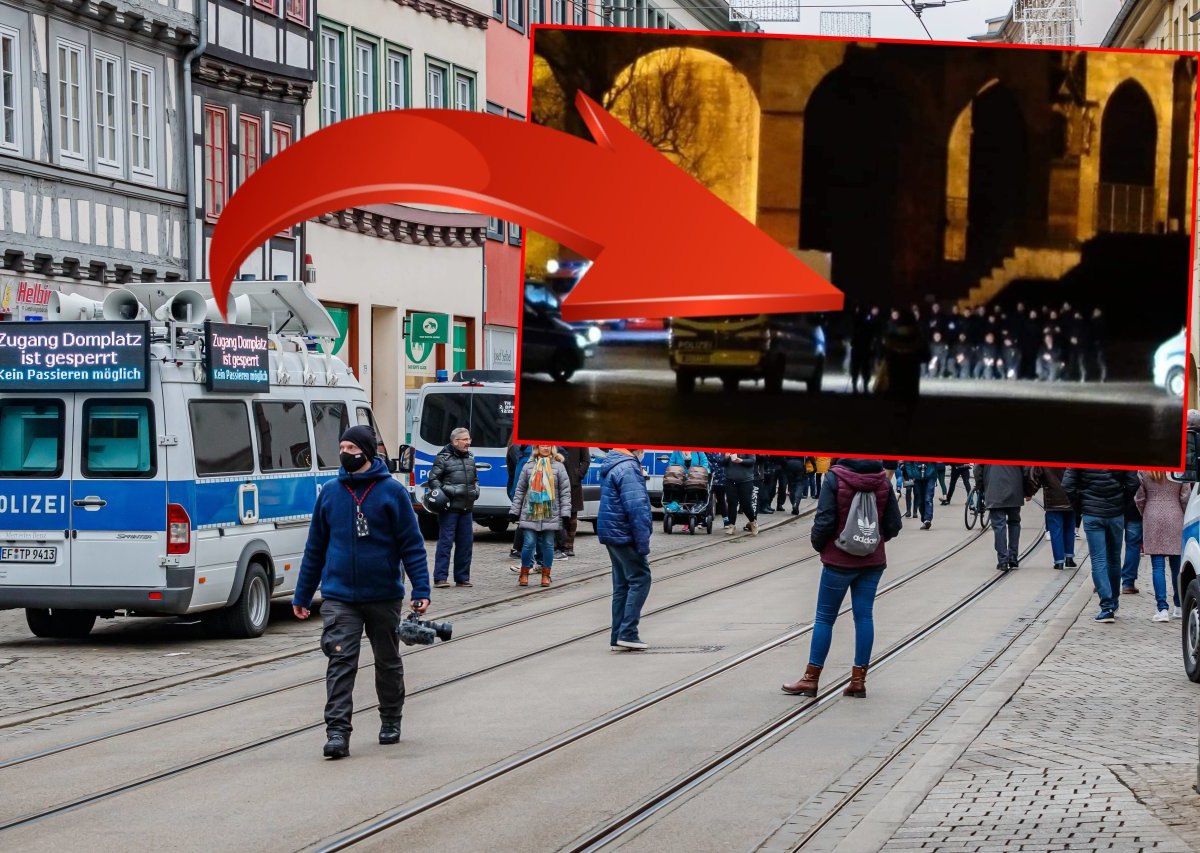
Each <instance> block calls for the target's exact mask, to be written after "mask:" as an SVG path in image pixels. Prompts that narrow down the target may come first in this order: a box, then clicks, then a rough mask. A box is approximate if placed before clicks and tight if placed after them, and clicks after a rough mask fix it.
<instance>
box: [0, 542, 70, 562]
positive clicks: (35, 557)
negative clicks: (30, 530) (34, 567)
mask: <svg viewBox="0 0 1200 853" xmlns="http://www.w3.org/2000/svg"><path fill="white" fill-rule="evenodd" d="M57 560H58V549H57V548H30V547H27V546H23V545H18V546H13V547H4V548H0V563H53V562H56V561H57Z"/></svg>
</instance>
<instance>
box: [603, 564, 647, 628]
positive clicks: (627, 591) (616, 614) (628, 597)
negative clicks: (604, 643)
mask: <svg viewBox="0 0 1200 853" xmlns="http://www.w3.org/2000/svg"><path fill="white" fill-rule="evenodd" d="M605 547H606V548H608V559H609V560H610V561H611V562H612V580H613V600H612V640H611V643H610V645H613V646H615V645H616V644H617V641H618V640H625V641H626V642H629V641H635V642H636V641H637V640H638V639H639V637H638V622H640V621H641V619H642V605H643V604H645V603H646V596H648V595H649V594H650V563H649V561H648V560H647V559H646V557H645V556H644V555H642V554H639V553H638V552H637V548H635V547H634V546H633V545H606V546H605Z"/></svg>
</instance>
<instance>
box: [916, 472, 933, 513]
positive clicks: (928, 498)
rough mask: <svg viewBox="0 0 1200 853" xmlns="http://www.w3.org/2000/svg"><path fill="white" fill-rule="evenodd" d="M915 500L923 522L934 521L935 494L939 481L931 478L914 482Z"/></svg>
mask: <svg viewBox="0 0 1200 853" xmlns="http://www.w3.org/2000/svg"><path fill="white" fill-rule="evenodd" d="M912 485H913V498H914V499H915V500H916V502H917V506H918V507H920V509H921V521H923V522H924V521H933V493H934V487H935V486H936V485H937V480H936V479H934V478H932V477H930V478H929V479H926V480H913V481H912Z"/></svg>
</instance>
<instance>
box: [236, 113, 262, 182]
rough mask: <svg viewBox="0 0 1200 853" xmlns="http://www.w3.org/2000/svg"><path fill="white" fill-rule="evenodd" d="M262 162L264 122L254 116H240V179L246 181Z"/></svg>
mask: <svg viewBox="0 0 1200 853" xmlns="http://www.w3.org/2000/svg"><path fill="white" fill-rule="evenodd" d="M261 162H262V121H260V120H259V119H257V118H254V117H253V116H238V165H239V167H240V169H239V175H238V178H239V179H240V180H242V181H245V180H246V178H248V177H250V176H251V175H253V174H254V173H255V172H256V171H257V170H258V166H259V163H261Z"/></svg>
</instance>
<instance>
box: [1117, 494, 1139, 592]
mask: <svg viewBox="0 0 1200 853" xmlns="http://www.w3.org/2000/svg"><path fill="white" fill-rule="evenodd" d="M1142 553H1143V551H1142V514H1141V513H1140V512H1138V508H1137V504H1136V503H1135V502H1134V500H1133V496H1132V495H1130V497H1129V501H1128V503H1126V504H1125V556H1124V557H1123V558H1122V559H1121V595H1137V594H1138V592H1139V590H1138V588H1137V577H1138V567H1139V566H1140V565H1141V562H1142Z"/></svg>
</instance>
